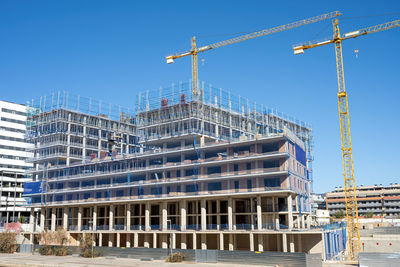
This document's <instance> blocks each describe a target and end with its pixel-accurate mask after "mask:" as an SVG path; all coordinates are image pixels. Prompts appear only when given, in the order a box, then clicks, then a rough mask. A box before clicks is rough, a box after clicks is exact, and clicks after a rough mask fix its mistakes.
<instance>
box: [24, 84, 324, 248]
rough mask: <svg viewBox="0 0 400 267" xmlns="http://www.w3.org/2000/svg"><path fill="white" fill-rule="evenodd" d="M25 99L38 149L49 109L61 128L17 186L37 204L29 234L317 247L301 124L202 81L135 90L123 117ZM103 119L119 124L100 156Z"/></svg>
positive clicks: (103, 241)
mask: <svg viewBox="0 0 400 267" xmlns="http://www.w3.org/2000/svg"><path fill="white" fill-rule="evenodd" d="M42 105H43V104H42ZM33 106H35V105H33ZM53 106H54V104H53ZM34 110H35V111H36V113H35V115H34V116H31V117H30V118H31V120H32V122H33V125H32V127H31V130H32V132H33V134H34V135H33V138H32V141H33V142H34V143H35V147H36V149H37V151H44V150H43V149H44V148H45V147H49V146H53V143H54V142H53V141H50V140H49V139H44V138H42V136H43V134H44V133H43V132H42V131H40V130H39V129H40V128H39V127H38V125H39V124H40V123H39V122H41V121H47V118H48V117H49V116H53V115H52V114H54V115H56V114H57V116H55V117H56V118H57V119H56V120H55V121H57V123H55V122H52V123H55V125H58V124H60V125H62V129H63V131H65V132H64V133H62V134H61V135H60V136H65V137H63V138H64V139H62V142H61V140H57V141H56V142H55V143H56V144H57V146H58V147H59V148H60V149H61V148H62V149H63V150H62V151H60V150H57V151H55V152H54V153H56V154H55V155H54V157H53V154H54V153H53V152H52V153H53V154H51V156H47V154H45V155H46V157H43V156H41V155H40V153H39V155H38V154H37V153H36V155H38V156H37V157H36V158H35V159H34V160H33V162H34V163H35V166H36V168H35V170H34V171H32V174H33V176H34V180H35V181H36V182H34V183H32V184H31V185H30V186H29V188H27V190H25V196H29V197H31V200H32V203H31V207H32V209H33V208H34V207H41V213H40V214H34V213H32V217H31V225H32V228H31V230H32V232H31V238H32V236H33V235H34V234H37V233H38V231H35V229H34V228H35V227H34V224H35V223H34V222H36V223H37V224H38V225H39V227H36V228H37V229H39V230H43V229H49V230H56V229H57V227H63V228H64V229H66V230H68V231H69V234H70V237H71V238H70V244H71V245H75V244H77V242H78V240H77V238H78V235H79V234H80V233H83V232H85V231H93V232H95V243H96V245H97V246H110V247H113V246H115V247H152V248H167V247H168V246H172V247H173V248H181V249H221V250H250V251H254V250H258V251H264V250H266V251H284V252H288V251H290V252H295V251H296V252H322V250H323V237H322V232H321V231H310V230H309V228H310V202H309V194H310V181H311V178H310V177H311V171H312V170H311V156H310V152H311V148H312V147H311V144H312V138H311V128H310V127H309V126H308V125H306V124H305V123H302V122H299V121H296V120H294V119H289V118H285V117H284V116H283V115H282V114H280V113H277V112H275V111H272V110H268V109H267V108H266V107H263V106H262V105H257V104H256V103H253V104H250V102H249V101H248V100H247V99H245V98H241V97H238V96H234V95H231V94H230V93H229V92H225V91H223V90H221V89H215V88H212V87H208V88H205V87H204V86H202V88H201V90H200V93H199V94H198V95H193V94H192V90H191V88H190V85H189V84H179V85H175V86H174V85H173V86H171V87H170V88H163V89H160V90H158V91H150V92H149V91H148V92H144V93H141V94H139V97H138V100H137V107H136V115H135V117H134V118H132V117H129V116H128V118H129V120H128V121H127V119H126V118H127V116H126V113H125V114H124V115H123V116H121V118H120V119H118V120H111V119H110V118H109V117H108V118H104V116H99V115H98V114H96V113H97V111H95V113H93V110H91V112H87V113H79V112H77V111H76V109H75V111H74V110H71V109H70V108H69V109H66V108H64V107H62V106H61V105H60V104H58V106H57V108H55V107H52V108H50V111H49V112H44V110H43V107H41V106H40V105H39V106H36V107H35V108H34ZM99 113H100V112H99ZM58 114H62V115H58ZM78 114H79V115H78ZM90 114H92V115H90ZM101 114H103V113H101ZM77 118H79V119H77ZM93 121H96V123H92V122H93ZM103 123H106V124H107V125H116V128H113V127H111V128H104V129H103V128H102V127H103V126H102V125H104V124H103ZM76 127H80V128H79V129H80V134H74V133H73V131H76V130H72V129H76ZM103 130H104V131H105V130H109V131H113V132H115V133H116V134H117V136H121V135H123V136H125V135H126V138H119V139H118V140H116V139H115V141H113V143H115V144H114V145H115V147H119V148H120V149H119V150H115V149H113V150H112V153H111V154H107V156H105V157H102V156H101V155H102V151H103V150H104V151H106V147H107V142H110V140H107V139H105V138H103V135H102V132H103ZM88 133H91V134H93V133H96V134H95V137H89V136H88ZM45 135H46V134H45ZM77 138H79V145H78V147H77V146H76V144H75V141H74V142H72V140H75V139H77ZM131 138H132V140H134V143H130V140H131ZM47 140H49V141H47ZM128 140H129V141H128ZM88 142H91V143H90V146H88V144H89V143H88ZM75 149H79V152H78V155H79V156H78V157H77V158H76V159H75V155H77V154H76V153H75V152H73V153H72V151H75ZM46 151H48V150H46ZM60 152H62V153H63V154H62V155H61V156H62V157H61V158H60V155H59V153H60ZM96 153H97V156H96V157H95V156H93V155H94V154H96ZM85 156H86V157H85ZM68 158H69V159H70V160H69V161H68ZM72 160H73V161H72ZM299 230H302V231H299ZM170 234H171V235H172V238H171V240H169V235H170Z"/></svg>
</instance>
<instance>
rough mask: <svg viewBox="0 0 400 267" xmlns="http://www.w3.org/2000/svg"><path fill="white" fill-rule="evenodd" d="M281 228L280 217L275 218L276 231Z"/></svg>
mask: <svg viewBox="0 0 400 267" xmlns="http://www.w3.org/2000/svg"><path fill="white" fill-rule="evenodd" d="M279 229H280V226H279V216H276V217H275V230H279Z"/></svg>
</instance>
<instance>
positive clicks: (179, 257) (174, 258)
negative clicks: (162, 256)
mask: <svg viewBox="0 0 400 267" xmlns="http://www.w3.org/2000/svg"><path fill="white" fill-rule="evenodd" d="M184 258H185V257H184V255H183V253H181V252H175V253H172V255H168V257H167V259H166V260H165V261H166V262H182V261H183V260H184Z"/></svg>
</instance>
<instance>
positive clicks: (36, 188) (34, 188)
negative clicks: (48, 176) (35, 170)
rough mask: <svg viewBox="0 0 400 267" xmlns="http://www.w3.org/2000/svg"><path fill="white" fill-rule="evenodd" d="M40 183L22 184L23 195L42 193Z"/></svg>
mask: <svg viewBox="0 0 400 267" xmlns="http://www.w3.org/2000/svg"><path fill="white" fill-rule="evenodd" d="M41 183H42V182H40V181H39V182H31V183H24V195H30V194H39V193H42V189H41Z"/></svg>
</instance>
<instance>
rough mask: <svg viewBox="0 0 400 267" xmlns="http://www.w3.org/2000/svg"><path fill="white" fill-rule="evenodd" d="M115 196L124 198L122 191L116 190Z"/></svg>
mask: <svg viewBox="0 0 400 267" xmlns="http://www.w3.org/2000/svg"><path fill="white" fill-rule="evenodd" d="M115 196H116V197H123V196H124V190H117V192H115Z"/></svg>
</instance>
